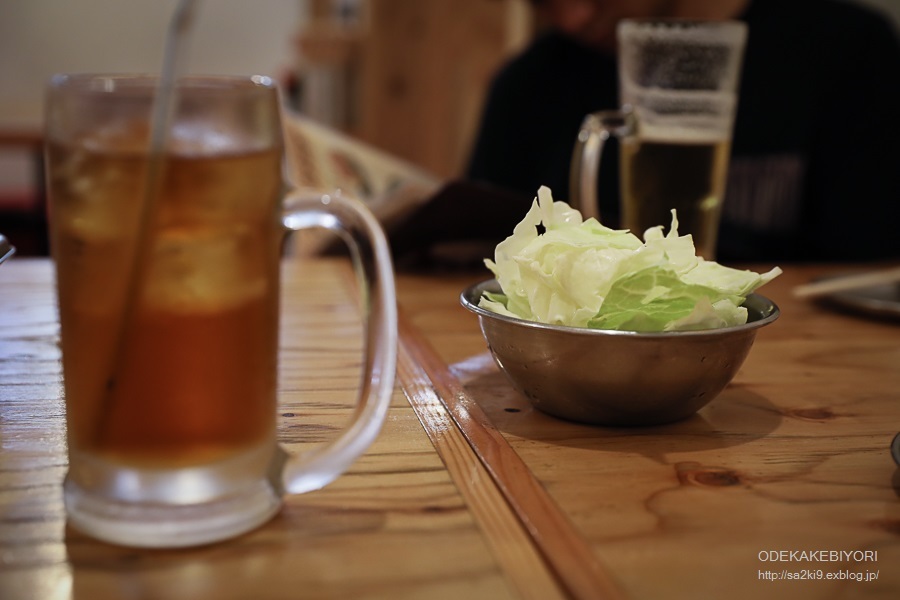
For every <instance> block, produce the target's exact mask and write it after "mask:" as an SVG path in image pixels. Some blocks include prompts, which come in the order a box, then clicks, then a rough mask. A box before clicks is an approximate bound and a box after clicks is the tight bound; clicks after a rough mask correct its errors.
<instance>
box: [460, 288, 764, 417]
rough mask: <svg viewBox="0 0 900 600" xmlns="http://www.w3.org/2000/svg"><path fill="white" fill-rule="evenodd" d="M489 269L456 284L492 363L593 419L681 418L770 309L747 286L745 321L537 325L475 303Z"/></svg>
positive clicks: (539, 398) (720, 380) (729, 371)
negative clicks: (653, 326)
mask: <svg viewBox="0 0 900 600" xmlns="http://www.w3.org/2000/svg"><path fill="white" fill-rule="evenodd" d="M485 291H492V292H499V291H500V285H499V284H498V283H497V281H496V280H494V279H491V280H488V281H484V282H482V283H479V284H476V285H473V286H471V287H469V288H468V289H466V290H465V291H463V293H462V294H461V296H460V302H461V303H462V305H463V306H464V307H465V308H467V309H468V310H470V311H472V312H473V313H475V314H476V315H477V316H478V321H479V324H480V326H481V332H482V334H483V335H484V338H485V340H486V341H487V345H488V348H489V349H490V351H491V354H492V355H493V357H494V360H495V361H496V363H497V365H498V366H499V367H500V370H501V371H503V373H505V374H506V376H507V377H508V378H509V380H510V381H511V382H512V384H513V386H514V387H515V388H516V389H518V390H519V391H520V392H521V393H522V394H524V395H525V397H526V398H528V400H529V401H530V402H531V403H532V404H533V405H534V407H535V408H537V409H539V410H541V411H543V412H546V413H548V414H551V415H554V416H556V417H560V418H563V419H568V420H571V421H577V422H581V423H590V424H595V425H608V426H648V425H661V424H664V423H671V422H674V421H679V420H681V419H685V418H687V417H689V416H691V415H693V414H694V413H696V412H697V411H698V410H700V409H701V408H703V407H704V406H705V405H707V404H708V403H709V402H710V401H712V400H713V399H714V398H715V397H716V396H717V395H718V394H719V393H720V392H721V391H722V390H723V389H724V388H725V386H727V385H728V383H729V382H730V381H731V380H732V378H733V377H734V376H735V374H736V373H737V372H738V369H739V368H740V367H741V365H742V364H743V363H744V359H746V358H747V355H748V354H749V352H750V348H751V347H752V346H753V342H754V340H755V339H756V333H757V331H759V329H760V328H761V327H764V326H766V325H769V324H770V323H772V322H773V321H775V320H776V319H777V318H778V316H779V314H780V313H779V309H778V307H777V306H776V305H775V303H773V302H772V301H771V300H769V299H767V298H765V297H763V296H760V295H759V294H751V295H750V296H748V297H747V299H746V301H745V302H744V306H745V307H746V308H747V310H748V312H749V316H748V320H747V323H746V324H745V325H738V326H735V327H727V328H721V329H709V330H703V331H678V332H664V333H638V332H633V331H609V330H598V329H586V328H579V327H565V326H554V325H545V324H542V323H536V322H532V321H525V320H523V319H516V318H511V317H506V316H503V315H499V314H497V313H494V312H492V311H489V310H486V309H484V308H481V307H479V306H478V301H479V299H480V298H481V296H482V293H483V292H485Z"/></svg>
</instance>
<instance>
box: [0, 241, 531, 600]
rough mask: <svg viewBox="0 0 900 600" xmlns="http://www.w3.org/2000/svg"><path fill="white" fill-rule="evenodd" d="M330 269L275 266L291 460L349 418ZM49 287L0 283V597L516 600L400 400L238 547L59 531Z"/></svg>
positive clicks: (345, 304)
mask: <svg viewBox="0 0 900 600" xmlns="http://www.w3.org/2000/svg"><path fill="white" fill-rule="evenodd" d="M343 268H344V267H341V266H337V267H336V266H335V265H334V264H333V263H314V262H313V263H289V264H287V265H286V266H285V271H284V273H285V286H284V287H285V301H284V311H285V317H284V331H285V335H284V336H283V339H282V346H283V349H284V352H283V354H282V363H281V372H282V377H281V389H282V391H283V392H284V394H283V397H282V403H281V412H282V413H283V414H284V415H286V416H283V417H282V420H281V423H280V429H281V431H280V433H281V434H282V435H283V437H285V438H286V442H287V445H289V446H291V447H293V448H295V449H303V448H305V447H308V446H310V445H312V444H314V443H319V442H322V441H324V440H326V439H327V438H328V437H329V436H331V435H333V432H334V430H335V429H336V428H337V427H339V426H340V425H341V424H342V423H343V422H344V420H345V419H346V418H347V415H348V414H349V410H350V409H349V406H348V404H347V403H348V400H347V398H352V397H353V395H354V393H353V390H354V389H355V386H356V381H357V379H356V378H357V376H358V373H359V366H360V357H359V356H358V351H359V342H358V340H357V338H358V336H359V334H360V324H359V313H358V311H357V309H356V303H355V301H353V300H352V298H351V297H350V296H349V295H348V290H347V289H346V288H345V287H344V275H342V269H343ZM51 277H52V270H51V268H50V265H49V262H48V261H41V260H28V259H20V258H15V259H13V260H11V261H9V262H7V263H5V264H4V265H3V267H2V269H0V598H3V599H4V600H18V599H19V598H41V599H44V598H70V597H74V598H91V599H105V598H110V599H112V598H116V599H118V598H129V597H131V598H180V597H185V598H197V599H200V598H217V599H218V598H242V599H243V598H262V599H265V598H329V599H332V598H338V599H339V598H348V599H350V598H353V599H356V598H391V599H394V598H439V599H440V598H447V599H450V598H453V599H455V598H486V599H487V598H490V599H493V598H500V599H506V598H515V597H517V593H516V591H515V590H514V589H513V588H511V587H510V584H509V579H508V578H507V576H506V574H505V573H504V570H503V565H502V564H501V563H500V562H499V561H498V560H497V558H496V556H495V554H494V548H493V547H492V545H491V544H490V543H489V541H488V540H487V538H486V534H485V531H484V530H483V529H482V528H481V526H480V525H479V523H477V522H476V520H475V519H474V518H473V516H472V514H471V513H470V511H469V508H468V506H467V501H466V499H465V498H464V497H463V496H462V495H461V494H460V492H459V490H458V489H457V487H456V485H455V483H454V481H453V480H452V479H451V477H450V476H449V475H448V473H447V470H446V469H445V467H444V465H443V463H442V462H441V460H440V457H439V456H438V455H437V454H436V453H435V451H434V448H433V446H432V444H431V442H430V440H429V439H428V437H427V436H426V435H425V432H424V431H423V429H422V427H421V425H420V424H419V421H418V418H417V417H416V414H415V413H414V411H413V410H412V408H411V407H410V405H409V403H408V402H407V400H406V398H405V397H404V395H403V393H402V392H401V390H400V389H399V387H398V388H397V389H396V391H395V395H394V399H393V403H392V406H391V409H390V411H389V415H388V420H387V422H386V424H385V427H384V429H383V432H382V434H381V435H380V436H379V438H378V440H377V441H376V442H375V444H373V446H372V447H371V449H370V450H369V451H368V452H367V453H366V454H365V455H364V456H363V458H362V459H361V460H360V461H358V462H357V463H356V464H354V465H353V467H352V468H351V470H350V471H349V472H348V473H347V474H346V475H345V476H344V477H342V478H340V479H339V480H338V481H336V482H335V483H333V484H332V485H330V486H328V487H326V488H324V489H322V490H318V491H315V492H311V493H308V494H305V495H302V496H296V497H291V498H288V499H287V501H286V503H285V506H284V508H283V509H282V511H281V512H280V514H279V515H278V516H277V517H276V518H275V519H274V520H272V521H271V522H269V523H267V524H266V525H264V526H263V527H261V528H260V529H258V530H256V531H254V532H251V533H249V534H247V535H244V536H242V537H240V538H238V539H236V540H233V541H230V542H226V543H221V544H214V545H210V546H206V547H201V548H195V549H188V550H178V551H145V550H131V549H123V548H119V547H115V546H110V545H106V544H102V543H99V542H95V541H94V540H92V539H89V538H87V537H85V536H83V535H81V534H79V533H77V532H75V531H72V530H70V529H67V528H66V527H65V517H64V512H63V506H62V499H61V489H60V484H61V481H62V477H63V475H64V472H65V467H66V460H65V438H64V424H63V406H62V401H61V388H60V374H59V362H58V361H59V351H58V348H57V346H56V335H57V332H58V326H57V325H56V320H55V310H54V297H53V290H52V286H51V284H50V281H51Z"/></svg>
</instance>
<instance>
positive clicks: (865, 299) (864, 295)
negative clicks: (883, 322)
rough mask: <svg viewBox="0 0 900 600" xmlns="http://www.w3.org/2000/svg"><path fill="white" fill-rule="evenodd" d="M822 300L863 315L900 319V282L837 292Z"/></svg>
mask: <svg viewBox="0 0 900 600" xmlns="http://www.w3.org/2000/svg"><path fill="white" fill-rule="evenodd" d="M821 300H822V302H825V303H827V304H829V305H832V306H835V307H837V308H841V309H846V310H848V311H851V312H854V313H858V314H861V315H865V316H871V317H878V318H887V319H900V283H885V284H881V285H873V286H869V287H864V288H859V289H855V290H848V291H846V292H837V293H834V294H830V295H828V296H825V297H823V298H822V299H821Z"/></svg>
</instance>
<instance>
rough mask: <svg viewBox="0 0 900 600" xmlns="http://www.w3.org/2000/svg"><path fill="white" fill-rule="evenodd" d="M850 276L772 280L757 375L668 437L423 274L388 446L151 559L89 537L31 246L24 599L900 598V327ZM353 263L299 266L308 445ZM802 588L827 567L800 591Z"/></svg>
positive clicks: (1, 368) (794, 273) (409, 296)
mask: <svg viewBox="0 0 900 600" xmlns="http://www.w3.org/2000/svg"><path fill="white" fill-rule="evenodd" d="M763 268H765V266H764V267H763ZM841 270H842V269H841V268H840V267H836V266H835V267H828V266H821V267H792V266H788V267H786V269H785V271H786V272H785V274H784V275H783V276H782V277H780V278H779V279H777V280H775V281H774V282H773V283H771V284H769V285H768V286H767V287H766V288H764V290H763V291H764V293H765V294H766V295H767V296H769V297H770V298H772V299H773V300H775V302H776V303H778V304H779V306H780V307H781V309H782V316H781V318H780V319H779V320H778V321H777V322H776V323H775V324H773V325H772V326H771V327H768V328H766V329H764V330H763V331H761V332H760V334H759V336H758V338H757V341H756V345H755V346H754V348H753V351H752V352H751V355H750V357H749V358H748V360H747V361H746V363H745V364H744V366H743V368H742V369H741V371H740V372H739V373H738V375H737V377H736V379H735V380H734V382H733V383H732V385H731V386H729V388H727V389H726V390H725V391H724V392H723V393H722V394H721V395H720V396H719V398H717V399H716V400H714V401H713V402H712V403H711V404H710V405H709V406H707V407H706V408H705V409H703V410H702V411H700V413H699V414H698V415H697V416H695V417H693V418H691V419H688V420H686V421H684V422H681V423H677V424H674V425H669V426H664V427H657V428H646V429H609V428H602V427H588V426H582V425H578V424H574V423H568V422H563V421H560V420H557V419H554V418H551V417H548V416H546V415H543V414H541V413H539V412H536V411H534V410H532V409H531V408H530V406H529V405H528V404H527V403H526V402H525V401H524V400H523V399H522V398H521V397H520V396H518V395H517V394H516V393H515V392H514V391H513V390H512V389H511V387H510V386H509V385H508V384H507V383H506V381H505V380H504V379H503V377H502V376H501V375H500V374H499V373H498V371H497V370H496V367H495V366H494V365H493V364H492V362H491V361H490V359H489V357H488V356H487V355H486V354H485V345H484V342H483V340H482V338H481V336H480V334H479V332H478V327H477V322H476V319H475V318H474V316H473V315H470V314H469V313H467V312H466V311H465V310H463V309H462V308H461V307H459V305H458V300H457V297H458V294H459V292H460V291H461V290H462V289H463V287H465V286H466V285H468V284H469V283H472V282H474V281H477V280H479V279H481V278H483V277H485V276H486V273H464V274H453V275H448V274H431V275H415V274H401V275H400V277H399V281H398V293H399V297H400V303H401V309H402V310H401V313H402V318H401V321H402V323H401V343H400V364H399V368H398V379H397V386H396V391H395V395H394V400H393V405H392V408H391V411H390V413H389V416H388V420H387V423H386V425H385V427H384V430H383V433H382V434H381V436H380V437H379V439H378V441H377V442H376V443H375V444H374V445H373V446H372V448H371V449H370V450H369V452H367V453H366V454H365V456H364V457H363V458H362V459H361V460H360V461H358V462H357V463H356V464H355V465H354V466H353V467H352V468H351V470H350V472H349V473H348V474H346V475H345V476H343V477H342V478H340V479H339V480H338V481H336V482H335V483H333V484H332V485H330V486H328V487H326V488H325V489H323V490H320V491H316V492H312V493H309V494H306V495H303V496H298V497H291V498H289V499H288V500H287V501H286V504H285V507H284V509H283V510H282V512H281V513H280V514H279V516H278V517H277V518H275V519H274V520H273V521H271V522H270V523H268V524H267V525H265V526H263V527H262V528H260V529H258V530H257V531H254V532H252V533H250V534H247V535H245V536H243V537H241V538H239V539H236V540H233V541H231V542H227V543H222V544H216V545H211V546H207V547H202V548H196V549H189V550H178V551H140V550H131V549H123V548H118V547H114V546H109V545H105V544H102V543H98V542H95V541H93V540H91V539H89V538H87V537H85V536H83V535H81V534H79V533H77V532H75V531H72V530H70V529H68V528H67V527H66V526H65V516H64V512H63V507H62V498H61V489H60V483H61V481H62V477H63V475H64V472H65V469H66V456H65V430H64V406H63V401H62V391H61V378H60V370H59V350H58V348H57V345H56V340H57V335H58V325H57V321H56V316H55V309H54V296H53V286H52V267H51V265H50V263H49V262H48V261H46V260H42V259H23V258H14V259H13V260H11V261H9V262H7V263H5V264H4V265H3V266H2V267H0V598H3V599H19V598H41V599H44V598H49V599H55V598H91V599H98V600H103V599H107V598H108V599H112V598H167V599H168V598H189V599H203V598H217V599H218V598H263V599H265V598H285V599H287V598H329V599H330V598H347V599H356V598H392V599H395V598H414V599H418V598H427V599H429V600H430V599H441V598H453V599H456V598H466V599H481V598H485V599H491V600H494V599H503V598H535V599H542V600H543V599H553V598H603V597H608V598H651V599H656V598H722V597H727V598H760V597H766V598H773V599H777V598H798V597H802V598H896V597H900V568H898V567H900V499H898V495H900V471H898V469H897V468H896V466H895V465H894V463H893V462H892V460H891V458H890V456H889V453H888V446H889V444H890V441H891V438H892V437H893V435H894V434H896V433H897V432H898V431H900V326H898V324H897V323H892V322H888V321H878V320H869V319H865V318H860V317H857V316H852V315H846V314H841V313H839V312H836V311H833V310H830V309H827V308H823V307H820V306H818V305H815V304H812V303H807V302H803V301H799V300H796V299H794V298H792V297H791V295H790V290H791V288H792V287H793V286H794V285H797V284H799V283H803V282H805V281H807V280H809V279H810V278H813V277H816V276H819V275H823V274H829V273H837V272H840V271H841ZM348 272H349V270H348V269H347V267H346V265H344V264H343V263H341V262H336V261H335V260H305V261H292V262H288V263H286V265H285V301H284V304H285V318H284V320H283V331H284V335H283V338H282V346H283V354H282V383H281V387H282V392H283V397H282V407H281V408H282V413H283V415H284V416H282V417H281V419H282V420H281V424H282V427H281V433H282V434H283V437H284V438H285V441H286V444H287V445H288V446H291V447H294V448H295V449H302V448H303V447H305V446H308V445H311V444H314V443H318V442H321V440H323V439H325V438H327V437H328V435H330V434H331V432H332V431H333V430H334V428H336V427H339V426H340V424H341V423H342V419H343V417H345V416H346V414H347V412H348V411H349V410H350V408H349V407H348V406H347V404H346V397H347V396H351V395H352V394H351V391H352V389H353V388H354V386H355V379H354V374H355V373H358V369H359V359H358V357H357V353H358V352H359V341H358V339H357V337H358V333H359V329H358V326H359V316H358V311H357V309H356V303H355V300H354V299H353V284H352V281H351V278H350V276H349V275H348ZM804 553H805V554H804ZM791 558H793V559H794V560H789V559H791ZM804 558H805V559H807V560H802V559H804ZM825 558H837V559H838V560H836V561H824V560H822V559H825ZM856 558H859V559H864V558H868V560H855V559H856ZM810 559H815V560H810ZM787 574H791V575H795V576H796V577H798V578H799V577H805V579H796V580H793V579H792V580H775V579H774V578H775V577H782V576H786V575H787ZM855 577H861V578H862V579H863V580H862V581H858V580H856V579H853V578H855ZM875 577H877V579H876V578H875Z"/></svg>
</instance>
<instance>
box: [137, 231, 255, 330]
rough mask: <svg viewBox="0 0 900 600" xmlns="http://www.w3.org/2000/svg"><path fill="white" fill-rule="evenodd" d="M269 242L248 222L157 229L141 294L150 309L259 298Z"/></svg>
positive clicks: (191, 308) (198, 308) (223, 306)
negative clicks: (246, 224)
mask: <svg viewBox="0 0 900 600" xmlns="http://www.w3.org/2000/svg"><path fill="white" fill-rule="evenodd" d="M267 246H268V244H266V243H265V242H264V240H261V239H260V232H258V231H255V230H254V229H253V228H251V227H249V226H241V225H232V226H230V227H216V228H211V227H197V226H193V227H189V226H184V227H169V228H166V229H164V230H162V231H161V232H160V233H159V234H157V237H156V240H155V243H154V248H153V253H152V256H151V260H150V264H149V266H148V274H147V281H146V287H145V290H144V298H145V299H146V301H147V304H148V305H149V306H151V307H152V308H153V309H159V310H165V311H171V312H180V313H185V312H190V313H196V312H217V311H222V310H227V309H229V308H234V307H237V306H239V305H241V304H243V303H245V302H248V301H249V300H251V299H254V298H259V297H261V296H262V295H263V294H264V293H265V292H266V288H267V279H266V276H267V274H268V273H269V272H270V268H269V266H268V265H267V264H266V262H267V260H268V257H267V256H266V251H265V248H266V247H267Z"/></svg>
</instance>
